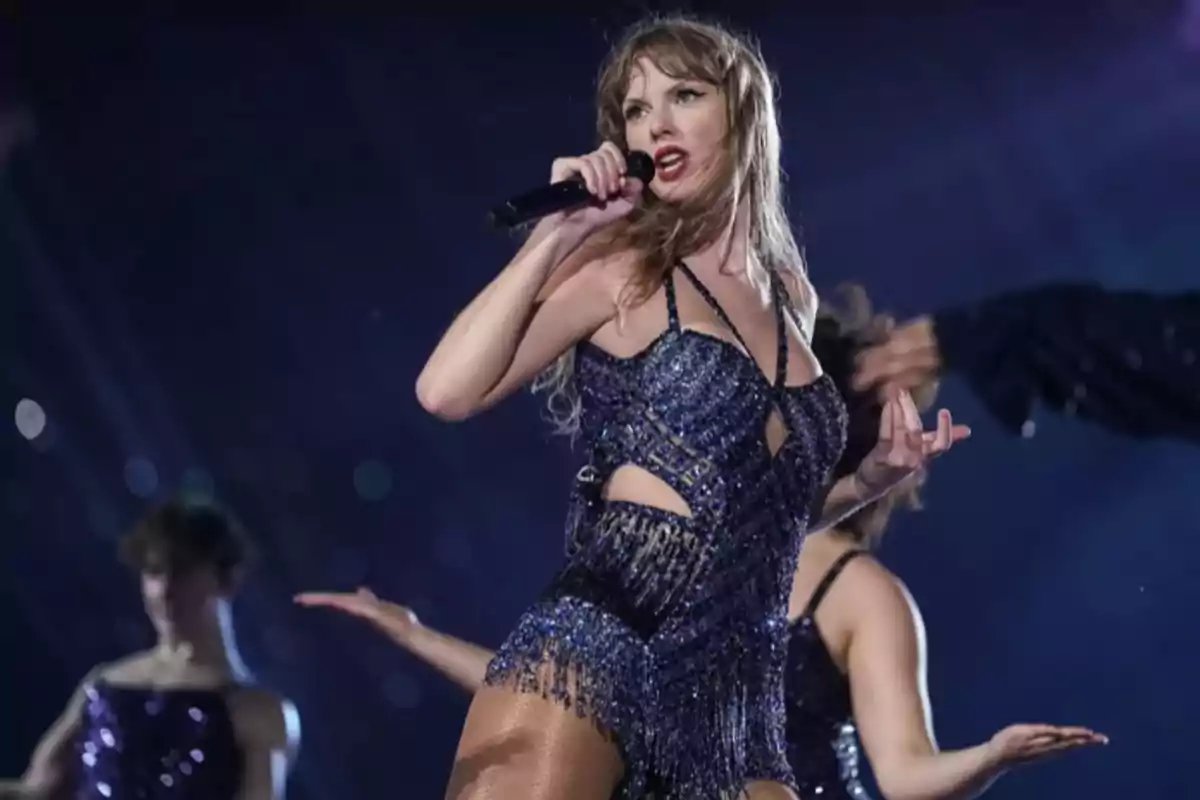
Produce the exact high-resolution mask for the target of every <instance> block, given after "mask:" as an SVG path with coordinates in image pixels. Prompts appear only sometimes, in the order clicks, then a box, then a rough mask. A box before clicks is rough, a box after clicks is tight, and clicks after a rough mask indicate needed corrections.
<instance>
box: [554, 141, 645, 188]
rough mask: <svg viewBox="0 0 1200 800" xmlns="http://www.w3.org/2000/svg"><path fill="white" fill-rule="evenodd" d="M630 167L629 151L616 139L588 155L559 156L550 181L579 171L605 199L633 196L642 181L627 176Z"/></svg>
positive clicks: (578, 173) (587, 183)
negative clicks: (618, 143)
mask: <svg viewBox="0 0 1200 800" xmlns="http://www.w3.org/2000/svg"><path fill="white" fill-rule="evenodd" d="M626 171H627V166H626V163H625V154H624V153H622V152H621V149H620V148H619V147H617V146H616V145H615V144H613V143H612V142H605V143H604V144H602V145H600V147H599V148H597V149H596V150H595V151H593V152H591V153H588V154H587V155H584V156H577V157H572V158H559V159H555V161H554V164H553V165H552V166H551V168H550V181H551V182H552V183H555V182H558V181H565V180H569V179H570V178H571V177H572V176H575V175H578V176H579V177H580V178H581V179H582V180H583V183H584V185H585V186H587V190H588V192H589V193H590V194H592V196H594V197H595V198H596V199H597V200H600V201H601V202H604V201H607V200H609V199H611V198H615V197H621V196H631V195H632V194H633V192H634V190H636V191H637V192H640V191H641V189H642V185H641V181H636V180H635V179H632V178H627V177H626V175H625V173H626ZM630 184H636V186H631V185H630Z"/></svg>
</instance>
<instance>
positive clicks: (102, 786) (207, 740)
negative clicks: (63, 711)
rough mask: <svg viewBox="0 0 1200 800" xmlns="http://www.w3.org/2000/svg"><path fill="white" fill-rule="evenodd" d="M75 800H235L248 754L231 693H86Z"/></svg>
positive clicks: (101, 688) (118, 689)
mask: <svg viewBox="0 0 1200 800" xmlns="http://www.w3.org/2000/svg"><path fill="white" fill-rule="evenodd" d="M85 691H86V701H85V703H84V708H83V731H82V733H81V735H80V741H79V758H80V762H79V767H80V772H79V775H80V780H79V785H78V790H77V792H76V793H75V795H74V797H75V800H134V798H137V799H138V800H232V798H233V797H234V796H235V795H236V794H237V791H238V788H239V786H240V785H241V782H242V759H243V756H242V751H241V748H240V747H239V746H238V743H237V738H236V736H235V734H234V727H233V721H232V719H231V717H230V714H229V707H228V705H227V704H226V698H225V694H224V693H223V692H221V691H220V690H209V689H169V690H155V689H145V688H134V687H125V686H115V685H113V684H110V683H106V682H104V681H97V682H96V683H94V684H92V685H91V686H88V687H87V688H86V690H85Z"/></svg>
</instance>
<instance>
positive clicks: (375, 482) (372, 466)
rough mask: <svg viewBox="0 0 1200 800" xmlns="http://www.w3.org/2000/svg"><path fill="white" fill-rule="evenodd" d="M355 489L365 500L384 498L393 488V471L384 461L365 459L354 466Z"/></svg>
mask: <svg viewBox="0 0 1200 800" xmlns="http://www.w3.org/2000/svg"><path fill="white" fill-rule="evenodd" d="M354 489H355V491H357V492H358V496H359V497H361V498H362V499H363V500H369V501H377V500H382V499H383V498H385V497H387V495H388V492H390V491H391V490H392V471H391V470H390V469H388V466H387V464H384V463H383V462H382V461H374V460H367V461H364V462H362V463H361V464H359V465H358V466H357V467H355V468H354Z"/></svg>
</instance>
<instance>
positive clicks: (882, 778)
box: [871, 763, 933, 800]
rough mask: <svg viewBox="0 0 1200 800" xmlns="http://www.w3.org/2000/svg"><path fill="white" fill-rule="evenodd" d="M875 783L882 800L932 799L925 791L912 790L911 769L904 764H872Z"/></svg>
mask: <svg viewBox="0 0 1200 800" xmlns="http://www.w3.org/2000/svg"><path fill="white" fill-rule="evenodd" d="M912 766H915V765H912ZM871 770H872V772H873V773H874V775H875V785H876V786H878V787H879V794H880V796H881V797H882V798H883V800H933V797H931V796H930V795H929V794H927V793H922V792H918V791H914V787H913V785H912V783H913V781H912V779H911V776H912V769H911V768H909V767H908V766H907V765H904V764H897V763H887V764H872V765H871Z"/></svg>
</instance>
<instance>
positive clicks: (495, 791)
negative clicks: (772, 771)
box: [446, 686, 767, 800]
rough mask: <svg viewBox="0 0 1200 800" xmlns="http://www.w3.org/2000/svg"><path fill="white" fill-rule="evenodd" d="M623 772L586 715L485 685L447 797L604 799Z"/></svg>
mask: <svg viewBox="0 0 1200 800" xmlns="http://www.w3.org/2000/svg"><path fill="white" fill-rule="evenodd" d="M623 772H624V766H623V764H622V761H621V756H620V754H619V753H618V751H617V747H616V745H615V744H614V743H613V742H611V741H610V740H609V739H608V738H607V737H606V736H605V735H604V734H603V733H601V732H600V730H599V729H598V728H597V727H596V725H595V723H594V722H592V721H591V720H590V719H587V718H581V717H579V716H578V715H577V714H576V713H575V711H574V710H572V709H568V708H565V707H563V706H562V705H561V704H559V703H556V702H554V701H553V700H547V699H544V698H543V697H542V696H541V695H540V694H531V693H521V692H516V691H514V690H512V689H510V688H507V687H504V686H495V687H492V686H485V687H484V688H483V689H481V690H480V691H479V692H478V693H477V694H476V695H475V699H474V700H473V701H472V702H471V708H470V710H469V711H468V712H467V720H466V723H465V724H464V726H463V732H462V737H461V738H460V739H459V742H458V752H457V753H456V754H455V756H454V770H453V772H452V773H451V774H450V784H449V786H448V787H447V788H446V800H609V798H610V797H611V796H612V793H613V791H614V790H615V789H616V787H617V784H618V783H620V780H621V776H622V774H623ZM765 797H767V796H764V798H765ZM755 800H757V798H755Z"/></svg>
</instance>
